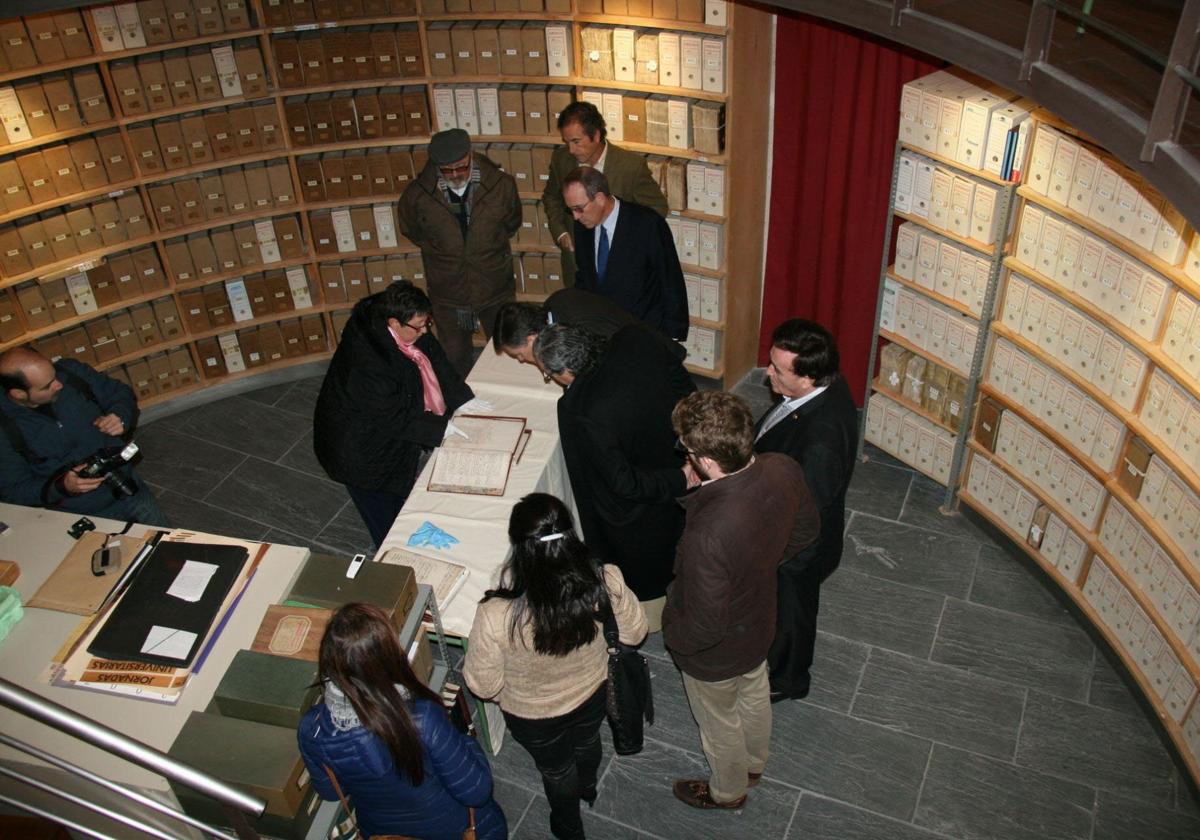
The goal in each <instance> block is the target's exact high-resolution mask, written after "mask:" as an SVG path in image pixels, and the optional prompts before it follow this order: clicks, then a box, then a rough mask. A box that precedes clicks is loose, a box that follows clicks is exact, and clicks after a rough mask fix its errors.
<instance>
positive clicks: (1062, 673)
mask: <svg viewBox="0 0 1200 840" xmlns="http://www.w3.org/2000/svg"><path fill="white" fill-rule="evenodd" d="M1092 650H1093V645H1092V640H1091V638H1090V637H1089V636H1088V635H1087V633H1085V632H1084V631H1083V630H1081V629H1079V628H1077V627H1065V626H1063V625H1061V624H1051V623H1049V622H1045V621H1039V620H1037V619H1034V618H1026V617H1025V616H1020V615H1014V614H1013V613H1008V612H1003V611H1001V610H996V609H992V608H991V607H980V606H977V605H975V604H968V603H966V602H964V601H958V600H955V599H950V600H949V601H947V603H946V611H945V613H944V614H943V615H942V622H941V626H940V627H939V628H938V634H937V641H936V642H935V643H934V646H933V655H932V656H931V657H930V658H931V659H932V660H933V661H934V662H941V663H944V664H946V665H953V666H955V667H957V668H963V669H965V670H967V671H970V672H971V673H974V674H981V675H983V676H987V677H994V678H996V679H1000V680H1007V681H1008V682H1011V683H1015V684H1017V685H1023V686H1027V687H1029V688H1034V689H1038V690H1040V691H1048V692H1051V693H1053V694H1057V695H1060V696H1062V697H1070V698H1072V699H1076V700H1082V699H1084V698H1085V697H1086V696H1087V686H1088V680H1089V678H1090V676H1091V670H1092Z"/></svg>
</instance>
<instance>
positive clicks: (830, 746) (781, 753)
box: [767, 703, 931, 820]
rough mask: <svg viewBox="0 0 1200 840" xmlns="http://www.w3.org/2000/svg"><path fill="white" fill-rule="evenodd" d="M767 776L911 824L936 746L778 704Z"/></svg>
mask: <svg viewBox="0 0 1200 840" xmlns="http://www.w3.org/2000/svg"><path fill="white" fill-rule="evenodd" d="M778 705H784V706H786V707H787V713H782V714H779V715H775V718H774V721H773V723H772V729H771V759H770V761H769V762H768V763H767V775H768V776H770V777H771V778H772V779H776V780H779V781H782V782H786V783H787V784H789V785H796V786H798V787H802V788H805V789H807V790H811V791H814V792H816V793H819V794H822V795H824V796H829V797H832V798H834V799H838V800H841V801H843V802H847V803H849V804H851V805H856V806H858V807H860V808H866V809H867V810H870V811H875V812H876V813H879V814H883V815H885V816H889V817H895V818H897V819H902V820H908V819H911V817H912V813H913V808H914V807H915V806H916V803H917V794H918V792H919V790H920V786H921V776H922V774H923V773H924V771H925V764H926V762H927V761H928V758H929V749H930V747H931V744H930V742H929V741H926V740H924V739H921V738H916V737H913V736H912V735H907V734H905V733H903V732H895V731H893V730H891V729H888V728H886V727H883V726H879V725H878V724H874V723H870V722H868V721H863V720H857V719H855V718H853V717H848V716H847V715H842V714H837V713H836V712H831V711H828V710H826V709H821V708H818V707H816V706H812V705H809V704H807V703H787V704H778Z"/></svg>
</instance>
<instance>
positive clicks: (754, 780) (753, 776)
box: [746, 772, 762, 787]
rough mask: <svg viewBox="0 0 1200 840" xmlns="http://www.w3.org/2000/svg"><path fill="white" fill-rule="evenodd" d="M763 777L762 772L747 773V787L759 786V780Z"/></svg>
mask: <svg viewBox="0 0 1200 840" xmlns="http://www.w3.org/2000/svg"><path fill="white" fill-rule="evenodd" d="M761 778H762V773H749V772H748V773H746V787H758V780H759V779H761Z"/></svg>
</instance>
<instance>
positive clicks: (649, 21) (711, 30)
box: [574, 14, 729, 36]
mask: <svg viewBox="0 0 1200 840" xmlns="http://www.w3.org/2000/svg"><path fill="white" fill-rule="evenodd" d="M574 19H575V20H576V21H578V22H580V23H600V24H610V25H612V26H619V27H622V28H629V27H639V28H641V29H652V30H654V31H655V32H695V33H696V34H698V35H722V36H724V35H727V34H729V32H728V30H727V29H726V27H724V26H713V25H711V24H707V23H697V22H696V21H686V20H671V21H664V20H661V19H659V18H653V17H649V18H644V17H637V16H635V15H582V14H580V15H575V16H574ZM664 23H668V24H670V25H669V26H664V25H663V24H664Z"/></svg>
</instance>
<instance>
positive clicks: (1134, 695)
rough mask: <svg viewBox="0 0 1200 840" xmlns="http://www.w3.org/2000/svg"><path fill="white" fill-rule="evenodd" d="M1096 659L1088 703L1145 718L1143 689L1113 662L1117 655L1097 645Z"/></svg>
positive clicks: (1093, 665) (1121, 666)
mask: <svg viewBox="0 0 1200 840" xmlns="http://www.w3.org/2000/svg"><path fill="white" fill-rule="evenodd" d="M1096 647H1097V649H1096V659H1095V661H1094V662H1093V663H1092V680H1091V683H1090V684H1089V685H1088V697H1087V699H1088V702H1089V703H1091V704H1092V705H1093V706H1099V707H1100V708H1102V709H1109V710H1111V711H1114V712H1121V713H1122V714H1126V715H1133V716H1135V717H1145V715H1146V706H1145V704H1144V703H1143V702H1142V701H1140V700H1139V699H1138V697H1139V696H1140V693H1141V689H1140V688H1137V686H1136V683H1134V682H1133V680H1132V678H1131V677H1129V676H1128V675H1126V674H1124V673H1122V671H1123V669H1124V667H1125V666H1123V665H1120V664H1119V663H1116V662H1112V661H1111V660H1110V659H1109V657H1110V656H1113V657H1115V656H1116V654H1114V653H1112V652H1111V651H1106V650H1104V647H1103V646H1102V645H1101V644H1100V643H1097V646H1096Z"/></svg>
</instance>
